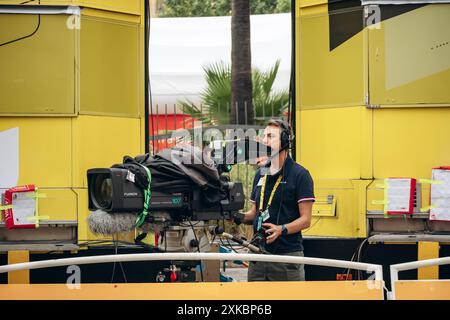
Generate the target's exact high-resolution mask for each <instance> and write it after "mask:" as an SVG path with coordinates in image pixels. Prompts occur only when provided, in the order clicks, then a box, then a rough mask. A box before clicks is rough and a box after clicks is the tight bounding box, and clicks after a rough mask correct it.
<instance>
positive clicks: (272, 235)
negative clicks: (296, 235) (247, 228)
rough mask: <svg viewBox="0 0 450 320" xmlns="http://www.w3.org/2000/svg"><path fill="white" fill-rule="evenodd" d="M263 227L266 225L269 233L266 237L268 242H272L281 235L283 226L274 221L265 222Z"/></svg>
mask: <svg viewBox="0 0 450 320" xmlns="http://www.w3.org/2000/svg"><path fill="white" fill-rule="evenodd" d="M263 227H266V234H269V236H268V237H267V238H266V243H267V244H271V243H272V242H274V241H275V240H276V239H277V238H278V237H279V236H280V235H281V226H277V225H275V224H273V223H263Z"/></svg>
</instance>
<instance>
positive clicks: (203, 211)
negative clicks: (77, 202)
mask: <svg viewBox="0 0 450 320" xmlns="http://www.w3.org/2000/svg"><path fill="white" fill-rule="evenodd" d="M268 155H270V149H269V148H268V147H267V146H265V145H262V144H260V143H257V142H256V141H251V140H250V139H248V138H246V139H243V140H234V141H231V142H230V141H229V142H228V143H226V145H224V146H223V147H222V148H221V149H215V150H213V152H212V153H211V155H208V156H206V155H205V154H204V152H203V151H202V150H199V149H195V148H194V147H191V146H184V147H174V148H172V149H165V150H163V151H161V152H160V153H158V154H156V155H155V156H153V157H151V156H150V155H148V154H147V155H143V156H139V157H136V158H130V157H125V158H124V163H123V164H119V165H114V166H113V167H111V168H97V169H90V170H88V172H87V179H88V194H89V209H90V210H91V211H95V210H102V211H105V212H109V213H121V212H124V213H125V212H126V213H139V212H142V210H143V208H144V201H145V192H146V191H145V190H147V187H148V183H149V181H150V180H151V181H150V189H149V190H150V192H151V197H150V204H149V208H148V209H149V210H148V211H149V212H150V213H153V212H164V213H166V214H169V215H170V220H174V221H182V220H184V219H189V220H195V221H201V220H203V221H206V220H218V219H223V218H226V219H229V218H231V217H232V216H233V215H234V214H235V213H237V212H238V211H239V210H241V209H243V207H244V203H245V196H244V192H243V186H242V183H240V182H231V181H229V178H228V176H226V175H225V174H223V173H224V172H228V171H229V170H230V168H231V166H232V165H234V164H237V163H240V162H244V161H248V160H251V159H255V158H259V157H262V156H268ZM199 159H200V160H201V161H199ZM183 161H184V162H183ZM144 167H145V168H147V169H148V172H147V170H145V168H144ZM154 216H157V215H152V214H150V215H149V216H148V218H147V220H148V222H153V221H152V219H153V217H154Z"/></svg>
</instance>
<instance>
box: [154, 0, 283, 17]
mask: <svg viewBox="0 0 450 320" xmlns="http://www.w3.org/2000/svg"><path fill="white" fill-rule="evenodd" d="M290 11H291V0H250V12H251V14H269V13H282V12H290ZM229 15H231V0H164V1H163V5H162V11H161V12H160V13H159V16H160V17H210V16H229Z"/></svg>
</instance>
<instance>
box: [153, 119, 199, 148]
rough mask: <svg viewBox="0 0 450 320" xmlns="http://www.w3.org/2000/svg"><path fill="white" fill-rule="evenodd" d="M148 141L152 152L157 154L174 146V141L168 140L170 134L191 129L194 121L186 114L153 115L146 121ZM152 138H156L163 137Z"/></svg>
mask: <svg viewBox="0 0 450 320" xmlns="http://www.w3.org/2000/svg"><path fill="white" fill-rule="evenodd" d="M148 120H149V121H148V123H149V124H148V129H149V140H150V145H151V146H152V149H153V151H154V152H155V153H156V152H159V151H160V150H162V149H165V148H171V147H173V146H175V143H176V141H174V140H172V139H170V136H171V132H172V131H174V130H177V129H192V128H194V122H195V121H196V119H194V118H192V117H191V116H190V115H186V114H176V115H175V114H155V115H150V116H149V119H148ZM166 134H167V139H165V138H163V137H161V138H160V137H158V138H154V137H156V136H165V135H166Z"/></svg>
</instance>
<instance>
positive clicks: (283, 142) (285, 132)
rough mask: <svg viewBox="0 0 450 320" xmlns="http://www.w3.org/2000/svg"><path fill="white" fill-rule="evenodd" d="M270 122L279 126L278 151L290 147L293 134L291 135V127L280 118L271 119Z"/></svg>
mask: <svg viewBox="0 0 450 320" xmlns="http://www.w3.org/2000/svg"><path fill="white" fill-rule="evenodd" d="M270 122H272V123H276V124H278V125H279V126H280V128H281V133H280V152H281V151H282V150H286V149H290V148H291V144H292V141H293V140H294V138H295V136H294V135H292V131H291V127H290V126H289V124H288V123H287V122H286V121H284V120H280V119H275V120H271V121H270ZM270 122H269V123H270Z"/></svg>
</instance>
